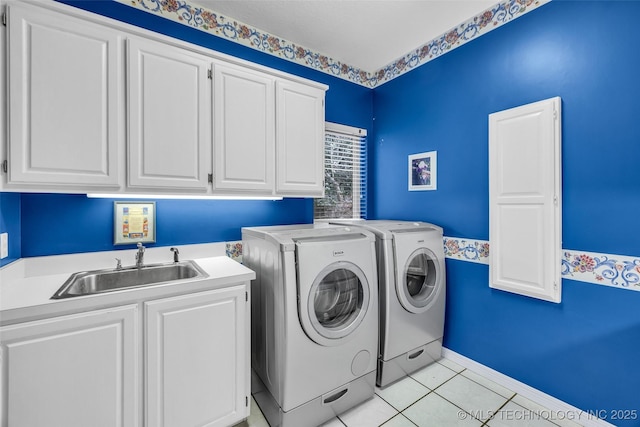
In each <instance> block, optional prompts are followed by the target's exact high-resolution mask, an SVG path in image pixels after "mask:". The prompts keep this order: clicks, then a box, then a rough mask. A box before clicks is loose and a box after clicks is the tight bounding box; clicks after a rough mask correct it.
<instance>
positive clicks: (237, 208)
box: [0, 0, 373, 266]
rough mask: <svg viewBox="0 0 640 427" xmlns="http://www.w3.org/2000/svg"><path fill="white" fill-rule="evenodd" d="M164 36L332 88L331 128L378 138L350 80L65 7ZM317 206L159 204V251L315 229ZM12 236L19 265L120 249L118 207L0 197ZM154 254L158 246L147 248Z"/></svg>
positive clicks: (198, 36)
mask: <svg viewBox="0 0 640 427" xmlns="http://www.w3.org/2000/svg"><path fill="white" fill-rule="evenodd" d="M63 2H64V3H67V4H70V5H72V6H75V7H79V8H82V9H85V10H89V11H91V12H95V13H98V14H101V15H104V16H108V17H111V18H114V19H117V20H120V21H123V22H127V23H130V24H133V25H137V26H139V27H143V28H146V29H149V30H152V31H155V32H158V33H162V34H166V35H169V36H171V37H175V38H178V39H182V40H185V41H187V42H190V43H194V44H198V45H201V46H205V47H207V48H209V49H212V50H215V51H218V52H222V53H226V54H229V55H233V56H235V57H239V58H242V59H246V60H249V61H252V62H254V63H259V64H262V65H265V66H268V67H271V68H275V69H278V70H281V71H285V72H288V73H291V74H295V75H298V76H302V77H305V78H308V79H311V80H315V81H318V82H321V83H325V84H327V85H329V87H330V88H329V90H328V91H327V94H326V101H325V106H326V108H325V109H326V113H325V114H326V120H327V121H332V122H336V123H342V124H348V125H351V126H357V127H361V128H365V129H368V131H369V132H371V130H372V123H371V122H372V119H371V118H372V111H373V105H372V102H373V101H372V100H373V93H372V91H371V90H370V89H367V88H364V87H362V86H359V85H355V84H353V83H349V82H347V81H345V80H342V79H338V78H334V77H331V76H329V75H327V74H324V73H320V72H317V71H315V70H312V69H309V68H307V67H303V66H300V65H297V64H294V63H291V62H288V61H284V60H282V59H279V58H276V57H274V56H271V55H267V54H264V53H261V52H258V51H256V50H253V49H249V48H247V47H244V46H241V45H238V44H236V43H232V42H229V41H226V40H224V39H221V38H219V37H215V36H212V35H209V34H207V33H205V32H202V31H200V30H195V29H192V28H189V27H186V26H185V25H182V24H179V23H175V22H172V21H170V20H167V19H165V18H162V17H158V16H155V15H152V14H149V13H146V12H143V11H140V10H138V9H134V8H132V7H130V6H127V5H124V4H121V3H117V2H114V1H103V0H99V1H63ZM312 221H313V201H312V200H311V199H285V200H283V201H275V202H274V201H219V200H212V201H195V200H194V201H182V200H180V201H169V200H158V201H157V243H156V244H155V245H156V246H169V245H179V244H191V243H204V242H215V241H225V240H238V239H240V238H241V235H240V228H241V227H243V226H256V225H276V224H294V223H309V222H312ZM5 231H8V232H9V235H10V237H9V243H10V256H9V258H6V259H3V260H0V266H2V265H5V264H8V263H9V262H11V261H14V260H16V259H18V258H21V257H31V256H42V255H52V254H63V253H78V252H91V251H103V250H114V249H128V248H129V246H126V247H120V246H118V247H115V246H113V200H104V199H87V198H86V197H85V196H83V195H68V194H26V193H25V194H22V195H20V194H11V193H0V232H5ZM149 246H153V245H149Z"/></svg>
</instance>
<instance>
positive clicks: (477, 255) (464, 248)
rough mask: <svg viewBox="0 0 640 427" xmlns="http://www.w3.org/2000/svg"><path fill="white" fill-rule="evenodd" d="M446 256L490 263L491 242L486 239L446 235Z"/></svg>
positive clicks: (479, 262)
mask: <svg viewBox="0 0 640 427" xmlns="http://www.w3.org/2000/svg"><path fill="white" fill-rule="evenodd" d="M443 240H444V256H445V258H451V259H458V260H461V261H469V262H475V263H478V264H486V265H489V242H487V241H486V240H474V239H465V238H460V237H446V236H445V237H444V239H443Z"/></svg>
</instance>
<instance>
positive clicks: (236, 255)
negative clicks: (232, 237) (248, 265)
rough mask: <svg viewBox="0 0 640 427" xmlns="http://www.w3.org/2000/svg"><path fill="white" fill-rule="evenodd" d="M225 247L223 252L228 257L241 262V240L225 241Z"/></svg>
mask: <svg viewBox="0 0 640 427" xmlns="http://www.w3.org/2000/svg"><path fill="white" fill-rule="evenodd" d="M225 243H226V248H225V253H226V254H227V256H228V257H229V258H231V259H232V260H234V261H238V262H239V263H240V264H242V241H241V240H237V241H235V242H225Z"/></svg>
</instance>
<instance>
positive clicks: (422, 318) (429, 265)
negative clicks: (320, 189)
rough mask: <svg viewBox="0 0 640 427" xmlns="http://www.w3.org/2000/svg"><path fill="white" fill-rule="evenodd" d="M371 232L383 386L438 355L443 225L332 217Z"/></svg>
mask: <svg viewBox="0 0 640 427" xmlns="http://www.w3.org/2000/svg"><path fill="white" fill-rule="evenodd" d="M331 223H334V224H341V225H349V226H352V227H360V228H362V229H365V230H369V231H371V232H373V233H374V234H375V235H376V239H377V243H376V251H377V255H378V277H379V286H380V294H379V300H380V337H379V339H380V341H379V350H378V373H377V378H376V383H377V385H378V386H379V387H385V386H387V385H389V384H391V383H393V382H394V381H397V380H399V379H400V378H402V377H404V376H406V375H407V374H409V373H411V372H414V371H416V370H417V369H420V368H422V367H424V366H427V365H429V364H431V363H433V362H434V361H436V360H438V359H439V358H440V357H441V353H442V337H443V335H444V313H445V297H446V280H445V264H444V246H443V240H442V237H443V236H442V228H441V227H438V226H436V225H433V224H429V223H426V222H410V221H392V220H332V221H331Z"/></svg>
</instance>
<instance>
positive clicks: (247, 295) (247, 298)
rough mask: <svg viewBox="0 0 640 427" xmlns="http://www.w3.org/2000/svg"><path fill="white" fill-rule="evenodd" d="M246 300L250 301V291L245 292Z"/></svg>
mask: <svg viewBox="0 0 640 427" xmlns="http://www.w3.org/2000/svg"><path fill="white" fill-rule="evenodd" d="M244 300H245V301H247V302H249V292H245V293H244Z"/></svg>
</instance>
